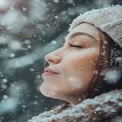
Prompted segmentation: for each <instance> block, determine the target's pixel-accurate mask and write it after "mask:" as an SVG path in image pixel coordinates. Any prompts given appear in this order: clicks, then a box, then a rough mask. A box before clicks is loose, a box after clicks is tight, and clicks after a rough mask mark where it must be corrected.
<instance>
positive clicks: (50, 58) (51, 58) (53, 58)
mask: <svg viewBox="0 0 122 122" xmlns="http://www.w3.org/2000/svg"><path fill="white" fill-rule="evenodd" d="M45 60H46V61H47V62H48V63H49V64H58V63H59V62H60V61H61V57H59V56H58V55H56V54H55V53H53V52H52V53H49V54H47V55H45Z"/></svg>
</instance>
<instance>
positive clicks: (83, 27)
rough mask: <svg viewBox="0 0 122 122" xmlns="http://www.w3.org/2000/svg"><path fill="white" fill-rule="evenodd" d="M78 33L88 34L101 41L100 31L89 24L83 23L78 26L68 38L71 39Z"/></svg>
mask: <svg viewBox="0 0 122 122" xmlns="http://www.w3.org/2000/svg"><path fill="white" fill-rule="evenodd" d="M76 32H82V33H87V34H89V35H91V36H92V37H94V38H95V39H96V40H100V35H99V30H98V28H96V27H95V26H93V25H91V24H88V23H82V24H79V25H78V26H76V27H75V28H74V29H73V30H71V32H70V33H69V34H68V35H67V36H66V38H69V37H70V36H72V35H73V34H74V33H76Z"/></svg>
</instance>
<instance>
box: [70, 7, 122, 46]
mask: <svg viewBox="0 0 122 122" xmlns="http://www.w3.org/2000/svg"><path fill="white" fill-rule="evenodd" d="M121 12H122V6H120V5H116V6H112V7H107V8H102V9H101V8H100V9H97V10H91V11H88V12H85V13H84V14H80V16H78V17H77V18H76V19H74V20H73V22H72V24H71V26H70V28H69V31H71V30H72V29H73V28H74V27H76V26H77V25H79V24H80V23H83V22H87V23H91V24H94V25H95V26H96V27H98V28H100V29H101V30H102V31H104V32H105V33H107V34H108V35H109V36H110V37H111V38H112V39H113V41H115V42H116V43H117V44H119V46H120V47H121V48H122V13H121Z"/></svg>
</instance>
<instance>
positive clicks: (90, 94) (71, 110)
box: [29, 5, 122, 122]
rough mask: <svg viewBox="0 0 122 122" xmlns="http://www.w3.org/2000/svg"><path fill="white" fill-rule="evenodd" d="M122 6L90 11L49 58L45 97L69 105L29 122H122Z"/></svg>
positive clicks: (43, 90) (75, 23)
mask: <svg viewBox="0 0 122 122" xmlns="http://www.w3.org/2000/svg"><path fill="white" fill-rule="evenodd" d="M121 11H122V6H119V5H117V6H113V7H108V8H103V9H98V10H92V11H89V12H86V13H84V14H82V15H80V16H79V17H77V18H76V19H75V20H74V21H73V23H72V24H71V26H70V29H69V33H68V35H67V36H66V37H65V42H64V45H63V46H62V47H61V48H59V49H57V50H56V51H54V52H52V53H49V54H47V55H46V56H45V60H46V61H47V62H48V63H49V66H48V67H46V68H45V69H44V73H43V74H42V78H43V80H44V82H43V83H42V85H41V87H40V90H41V93H42V94H43V95H45V96H47V97H51V98H55V99H60V100H63V101H66V104H64V105H61V106H59V107H57V108H55V109H54V110H51V111H48V112H44V113H42V114H40V115H38V116H37V117H34V118H33V119H32V120H29V122H100V121H101V122H103V121H104V122H120V121H122V116H121V114H122V90H121V88H122V77H121V76H122V15H121V13H120V12H121Z"/></svg>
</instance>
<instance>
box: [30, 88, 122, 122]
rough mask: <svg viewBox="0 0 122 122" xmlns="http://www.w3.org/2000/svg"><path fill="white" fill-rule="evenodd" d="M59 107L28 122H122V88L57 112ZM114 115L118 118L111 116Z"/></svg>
mask: <svg viewBox="0 0 122 122" xmlns="http://www.w3.org/2000/svg"><path fill="white" fill-rule="evenodd" d="M57 109H58V110H60V106H59V107H57V108H56V109H54V110H51V111H47V112H44V113H41V114H39V115H38V116H35V117H33V118H32V119H31V120H28V122H121V121H120V120H122V116H119V117H117V115H118V113H121V112H122V89H121V90H113V91H110V92H108V93H104V94H102V95H99V96H96V97H95V98H93V99H86V100H84V101H83V102H81V103H80V104H78V105H75V106H71V107H68V108H67V109H65V110H63V111H61V112H57ZM112 116H116V118H111V117H112ZM107 119H108V121H105V120H107Z"/></svg>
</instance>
